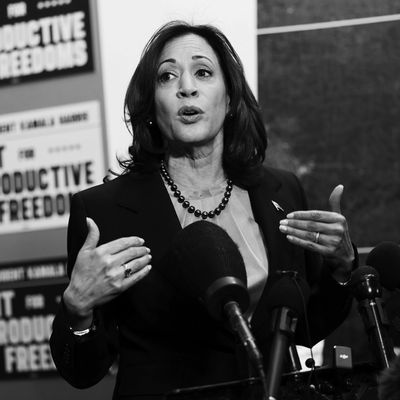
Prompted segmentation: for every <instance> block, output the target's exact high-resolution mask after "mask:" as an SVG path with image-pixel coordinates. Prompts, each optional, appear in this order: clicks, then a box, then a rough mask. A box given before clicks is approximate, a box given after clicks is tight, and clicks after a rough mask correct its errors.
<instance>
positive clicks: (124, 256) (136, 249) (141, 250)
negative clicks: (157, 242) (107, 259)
mask: <svg viewBox="0 0 400 400" xmlns="http://www.w3.org/2000/svg"><path fill="white" fill-rule="evenodd" d="M146 255H150V249H149V248H148V247H144V246H130V247H128V248H127V249H125V250H122V251H120V252H119V253H117V254H116V255H114V256H113V264H114V265H122V264H128V263H129V262H130V261H132V260H136V259H140V258H141V257H143V256H146ZM150 257H151V256H150Z"/></svg>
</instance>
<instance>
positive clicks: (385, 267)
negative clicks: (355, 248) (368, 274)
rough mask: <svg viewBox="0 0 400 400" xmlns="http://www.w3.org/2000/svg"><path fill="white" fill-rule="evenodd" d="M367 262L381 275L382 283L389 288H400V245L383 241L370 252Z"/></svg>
mask: <svg viewBox="0 0 400 400" xmlns="http://www.w3.org/2000/svg"><path fill="white" fill-rule="evenodd" d="M366 264H367V265H370V266H371V267H374V268H375V269H376V270H377V271H378V272H379V275H380V278H381V284H382V286H383V287H385V288H386V289H389V290H394V289H396V288H399V289H400V246H399V245H398V244H396V243H393V242H382V243H380V244H378V245H377V246H376V247H375V248H374V249H372V250H371V252H370V253H369V254H368V256H367V259H366Z"/></svg>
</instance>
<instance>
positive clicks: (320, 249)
mask: <svg viewBox="0 0 400 400" xmlns="http://www.w3.org/2000/svg"><path fill="white" fill-rule="evenodd" d="M286 238H287V240H289V242H291V243H293V244H295V245H297V246H300V247H303V248H304V249H307V250H311V251H315V252H317V253H319V254H321V255H323V256H327V255H329V254H330V251H331V250H330V249H329V248H328V247H326V246H324V245H322V244H321V243H320V242H321V240H320V241H319V243H315V242H314V241H309V240H304V239H301V238H299V237H296V236H292V235H288V236H286Z"/></svg>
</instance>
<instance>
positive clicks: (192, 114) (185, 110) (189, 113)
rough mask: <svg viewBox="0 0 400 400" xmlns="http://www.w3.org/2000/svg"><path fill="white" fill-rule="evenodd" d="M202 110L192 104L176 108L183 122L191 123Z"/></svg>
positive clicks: (195, 120)
mask: <svg viewBox="0 0 400 400" xmlns="http://www.w3.org/2000/svg"><path fill="white" fill-rule="evenodd" d="M202 114H204V111H203V110H202V109H201V108H198V107H194V106H184V107H181V108H180V109H179V110H178V116H179V118H180V120H181V121H182V122H183V123H184V124H193V123H195V122H197V121H198V120H199V119H200V118H201V115H202Z"/></svg>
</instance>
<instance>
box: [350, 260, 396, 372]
mask: <svg viewBox="0 0 400 400" xmlns="http://www.w3.org/2000/svg"><path fill="white" fill-rule="evenodd" d="M350 287H351V288H352V291H353V294H354V296H355V297H356V299H357V300H358V311H359V313H360V315H361V317H362V319H363V323H364V327H365V329H366V331H367V334H368V338H369V340H370V341H372V342H373V345H374V350H375V353H376V356H377V358H378V360H379V364H380V367H381V368H388V367H389V366H390V361H392V360H393V359H394V357H395V354H394V349H393V344H392V343H391V340H390V338H389V337H388V335H387V332H386V327H387V326H388V325H389V321H388V319H387V317H386V314H385V312H384V309H383V304H382V299H381V297H382V287H381V285H380V280H379V274H378V272H377V271H376V269H375V268H373V267H371V266H368V265H366V266H364V267H359V268H357V269H356V270H355V271H354V272H353V274H352V277H351V282H350ZM371 339H372V340H371Z"/></svg>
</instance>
